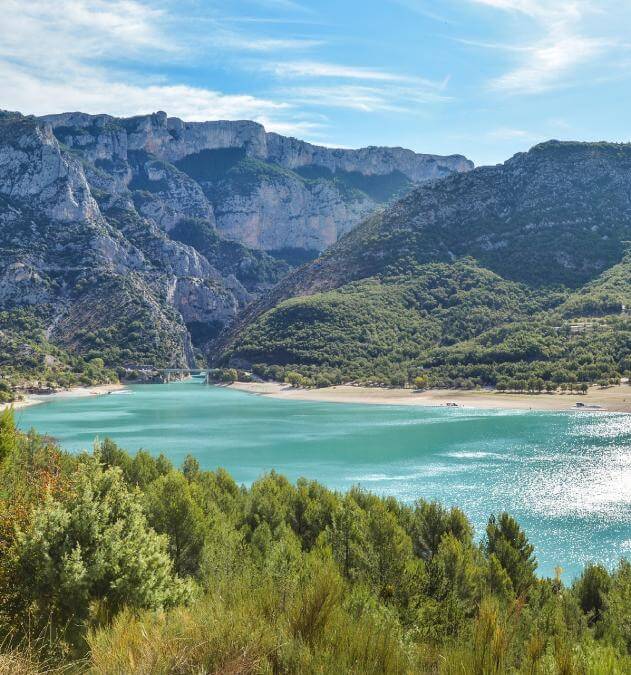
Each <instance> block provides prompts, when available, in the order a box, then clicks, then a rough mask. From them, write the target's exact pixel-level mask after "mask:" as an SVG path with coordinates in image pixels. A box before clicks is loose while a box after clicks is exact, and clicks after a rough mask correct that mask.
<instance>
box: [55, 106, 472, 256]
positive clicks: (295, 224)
mask: <svg viewBox="0 0 631 675" xmlns="http://www.w3.org/2000/svg"><path fill="white" fill-rule="evenodd" d="M43 119H44V120H45V121H46V122H48V123H50V125H51V126H52V128H53V131H54V133H55V135H56V136H57V138H59V140H60V141H61V142H62V143H64V144H66V145H67V146H69V147H70V148H72V149H73V150H75V151H77V152H79V153H81V155H82V156H83V157H84V158H86V159H87V160H89V161H90V162H91V163H92V164H94V166H95V167H96V168H97V169H98V170H99V171H100V172H104V173H106V174H108V177H107V178H105V177H101V178H100V180H102V181H103V180H104V181H107V180H109V181H110V182H109V185H108V186H107V188H108V191H109V192H111V193H113V194H120V193H121V192H122V191H124V190H125V189H126V188H128V189H130V190H132V191H135V192H138V191H142V192H143V193H144V194H143V195H142V197H139V198H138V201H140V204H139V209H140V211H141V213H143V215H146V216H148V217H151V218H153V219H154V220H156V222H158V223H159V224H160V225H161V227H163V228H164V229H166V230H169V229H170V228H171V227H173V226H174V225H175V224H176V223H177V221H178V218H182V217H198V218H205V219H209V220H212V219H213V218H214V220H215V222H216V225H217V228H218V231H219V232H220V233H221V234H222V235H223V236H225V237H227V238H228V239H231V240H233V241H237V242H240V243H243V244H245V245H247V246H250V247H253V248H259V249H264V250H269V251H282V250H284V249H294V248H299V249H305V250H313V251H317V252H320V251H322V250H324V249H325V248H326V247H327V246H329V245H331V244H332V243H334V242H335V241H336V240H337V239H338V238H339V237H340V236H341V235H342V234H344V233H346V232H348V231H349V230H350V229H352V228H353V227H354V226H355V225H356V224H357V223H358V222H360V221H361V220H362V219H363V218H364V217H365V216H366V215H367V214H368V213H370V212H372V211H374V210H375V208H376V207H377V206H378V205H379V204H382V203H385V202H387V201H389V200H390V199H392V198H393V197H394V196H397V195H401V194H403V193H405V191H407V190H409V189H411V187H412V186H413V185H414V184H417V183H421V182H424V181H427V180H431V179H435V178H441V177H443V176H446V175H449V174H450V173H453V172H460V171H468V170H470V169H471V168H472V167H473V165H472V163H471V162H469V161H468V160H467V159H465V158H464V157H461V156H459V155H456V156H452V157H439V156H435V155H421V154H417V153H414V152H412V151H410V150H404V149H403V148H377V147H370V148H363V149H361V150H332V149H329V148H324V147H318V146H314V145H311V144H309V143H305V142H303V141H299V140H297V139H295V138H286V137H284V136H280V135H278V134H273V133H267V132H266V131H265V129H264V128H263V127H262V126H261V125H260V124H257V123H255V122H225V121H220V122H200V123H196V122H191V123H188V122H183V121H182V120H180V119H177V118H168V117H167V116H166V114H165V113H163V112H159V113H156V114H154V115H147V116H143V117H137V118H131V119H117V118H114V117H110V116H108V115H96V116H92V115H86V114H82V113H65V114H62V115H50V116H47V117H45V118H43ZM93 180H94V181H95V182H96V181H98V180H99V177H98V176H94V177H93Z"/></svg>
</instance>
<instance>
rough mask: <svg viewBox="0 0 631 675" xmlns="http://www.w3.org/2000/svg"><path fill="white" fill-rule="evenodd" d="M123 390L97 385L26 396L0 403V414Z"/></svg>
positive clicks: (122, 387) (118, 384) (119, 387)
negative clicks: (51, 402) (63, 399)
mask: <svg viewBox="0 0 631 675" xmlns="http://www.w3.org/2000/svg"><path fill="white" fill-rule="evenodd" d="M120 389H125V385H123V384H120V383H116V384H97V385H95V386H93V387H71V388H70V389H62V390H60V391H56V392H54V393H52V394H27V395H26V396H25V397H24V398H23V399H22V400H20V401H13V402H11V403H0V412H2V411H3V410H6V409H7V408H13V409H14V410H19V409H20V408H29V407H31V406H33V405H38V404H40V403H46V401H52V400H53V399H56V398H85V397H86V396H103V395H104V394H109V393H110V392H111V391H118V390H120Z"/></svg>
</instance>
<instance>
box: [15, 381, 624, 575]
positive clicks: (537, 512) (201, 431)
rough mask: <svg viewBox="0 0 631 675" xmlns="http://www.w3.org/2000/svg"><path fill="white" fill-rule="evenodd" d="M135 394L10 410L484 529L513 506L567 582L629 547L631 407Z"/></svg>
mask: <svg viewBox="0 0 631 675" xmlns="http://www.w3.org/2000/svg"><path fill="white" fill-rule="evenodd" d="M131 390H132V392H133V393H132V394H131V395H109V396H99V397H90V398H66V399H54V400H51V401H48V402H46V403H43V404H41V405H37V406H34V407H31V408H25V409H22V410H19V411H17V413H16V417H17V420H18V424H19V425H20V427H21V428H23V429H29V428H32V427H34V428H35V429H37V430H38V431H40V432H42V433H47V434H50V435H51V436H53V437H55V438H56V439H58V440H59V442H60V443H61V444H62V445H63V446H64V447H65V448H67V449H69V450H81V449H84V448H90V447H91V445H92V442H93V441H94V439H95V437H97V436H98V437H101V438H102V437H104V436H106V435H107V436H110V437H111V438H113V439H114V440H115V441H116V442H117V443H119V444H120V445H121V446H123V447H125V448H127V449H128V450H130V451H135V450H137V449H138V448H146V449H148V450H150V451H151V452H153V453H159V452H164V453H165V454H166V455H167V456H168V457H169V458H170V459H171V460H172V461H173V462H174V463H175V464H176V465H179V464H180V463H181V461H182V460H183V459H184V457H185V456H186V455H187V454H189V453H190V454H193V455H195V456H196V457H197V459H198V460H199V462H200V464H201V465H202V467H203V468H205V469H214V468H216V467H218V466H222V467H225V468H226V469H228V470H229V471H230V472H231V474H232V475H233V476H234V477H235V479H236V480H237V481H239V482H243V483H246V484H249V483H251V482H252V481H253V480H255V479H256V478H257V477H258V476H260V475H261V474H262V473H263V472H265V471H268V470H270V469H276V470H277V471H278V472H280V473H283V474H285V475H287V476H288V477H289V478H291V479H296V478H298V477H299V476H305V477H307V478H313V479H317V480H319V481H321V482H322V483H324V484H326V485H327V486H329V487H331V488H336V489H340V490H344V489H347V488H349V487H350V486H351V485H354V484H360V485H362V486H363V487H365V488H366V489H369V490H371V491H374V492H376V493H379V494H383V495H394V496H396V497H398V498H399V499H402V500H404V501H406V502H413V501H414V500H415V499H418V498H419V497H424V498H426V499H438V500H440V501H442V502H444V503H446V504H448V505H452V504H457V505H459V506H461V507H462V508H464V510H465V511H466V513H467V514H468V516H469V517H470V518H471V520H472V522H473V523H474V525H475V527H476V533H477V536H478V538H480V537H481V536H482V534H483V531H484V524H485V523H486V520H487V518H488V516H489V514H490V513H493V512H495V513H497V512H499V511H502V510H507V511H509V512H510V513H511V514H512V515H514V516H515V517H516V518H518V520H519V521H520V523H521V524H522V526H523V527H524V528H525V529H526V531H527V534H528V536H529V537H530V539H531V541H532V542H533V543H534V544H535V546H536V553H537V558H538V560H539V572H540V573H541V574H544V575H552V574H553V570H554V568H555V566H557V565H560V566H561V567H563V569H564V577H565V578H566V579H571V578H572V577H573V576H574V575H575V574H576V573H577V572H578V570H579V569H580V568H581V567H582V566H583V565H584V564H585V563H586V562H588V561H599V562H604V563H606V564H607V565H613V564H615V563H616V561H617V560H618V559H619V558H620V557H622V556H627V557H628V556H631V415H617V414H604V413H543V412H518V411H506V410H501V411H500V410H497V411H489V410H473V409H463V408H460V409H448V408H421V407H419V408H414V407H397V406H373V405H354V404H340V403H313V402H303V401H286V400H282V401H281V400H275V399H271V398H266V397H261V396H253V395H250V394H244V393H241V392H236V391H232V390H228V389H225V388H219V387H208V386H205V385H203V384H201V383H199V382H195V381H187V382H181V383H176V384H168V385H145V386H134V387H131Z"/></svg>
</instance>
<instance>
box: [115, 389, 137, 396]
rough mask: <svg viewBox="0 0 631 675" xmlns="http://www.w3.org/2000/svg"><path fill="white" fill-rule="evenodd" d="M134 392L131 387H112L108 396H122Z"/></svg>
mask: <svg viewBox="0 0 631 675" xmlns="http://www.w3.org/2000/svg"><path fill="white" fill-rule="evenodd" d="M133 393H134V392H133V391H132V390H131V389H114V391H110V392H109V394H110V396H123V395H124V394H133Z"/></svg>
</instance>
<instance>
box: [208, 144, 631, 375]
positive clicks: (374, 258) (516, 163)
mask: <svg viewBox="0 0 631 675" xmlns="http://www.w3.org/2000/svg"><path fill="white" fill-rule="evenodd" d="M630 188H631V145H628V144H607V143H574V142H566V143H563V142H559V141H550V142H547V143H544V144H540V145H537V146H535V147H534V148H533V149H531V150H530V151H529V152H528V153H520V154H518V155H516V156H515V157H513V158H511V159H509V160H507V162H505V163H504V164H501V165H497V166H495V167H479V168H477V169H474V170H473V171H471V172H467V173H466V174H453V175H451V176H449V177H446V178H444V179H442V180H440V181H434V182H429V183H426V184H424V185H422V186H419V187H417V188H416V189H415V190H413V191H412V192H410V193H409V194H408V195H407V196H405V197H404V198H402V199H401V200H400V201H398V202H396V203H395V204H393V205H392V206H390V207H389V208H387V209H385V210H383V211H382V212H379V213H376V214H375V215H373V216H372V217H370V218H368V219H367V220H366V221H364V222H363V223H362V224H361V225H359V226H358V227H356V228H355V229H354V230H353V231H352V232H350V233H349V234H348V235H346V236H345V237H343V238H341V239H340V241H339V242H338V243H337V244H335V245H333V246H332V247H331V248H330V249H329V250H328V251H326V252H325V253H324V254H323V255H322V256H321V257H320V258H319V259H318V260H316V261H314V262H313V263H311V264H308V265H306V266H304V267H302V268H300V269H299V270H297V271H295V272H293V273H292V274H290V275H289V276H288V277H286V278H285V279H284V280H283V281H281V282H280V284H279V285H278V286H276V287H275V288H274V289H272V290H271V292H269V293H267V294H265V295H264V296H262V298H260V299H259V300H258V301H257V302H256V303H254V304H253V305H251V306H250V307H248V308H247V309H246V310H245V312H244V314H242V315H241V317H240V318H239V319H238V321H237V323H235V324H234V325H233V327H232V330H231V331H228V333H227V334H224V336H223V337H222V339H221V342H220V347H221V350H222V354H223V357H222V358H223V361H224V362H229V363H240V364H242V365H246V364H250V365H251V364H253V363H255V364H256V363H259V364H261V365H262V366H272V365H282V366H286V367H287V368H290V369H293V370H297V371H299V372H302V373H304V374H305V375H308V376H309V377H316V378H317V377H318V374H319V373H320V374H321V371H323V372H324V373H325V378H324V379H325V380H326V379H327V377H328V379H331V377H329V376H330V375H331V372H333V373H334V375H333V376H332V379H337V380H339V379H340V377H342V378H346V379H362V378H364V379H365V378H370V377H371V376H373V375H374V376H375V377H376V378H377V379H378V380H380V381H385V382H388V381H389V380H390V377H389V374H388V371H390V372H396V377H395V379H396V380H397V381H398V382H400V381H403V382H405V381H410V379H411V376H410V373H411V372H413V371H416V372H419V371H423V370H425V369H429V370H430V371H431V372H430V375H431V376H432V377H434V378H435V379H434V380H433V382H435V383H441V384H447V385H448V386H449V385H450V384H453V382H454V381H456V380H458V379H461V380H466V381H467V382H469V383H477V384H485V385H489V384H491V385H495V384H496V383H497V381H498V377H499V376H502V377H509V376H519V377H520V378H523V377H528V373H529V372H530V376H533V377H536V378H541V377H542V376H544V375H545V377H543V379H544V380H547V379H550V378H552V377H553V376H554V377H557V378H558V377H561V374H560V373H559V372H552V371H555V370H556V371H562V374H563V375H564V376H566V377H569V376H570V372H569V371H570V370H571V369H572V368H575V367H576V369H577V370H580V371H581V372H585V371H584V370H582V369H581V368H580V367H579V364H578V361H577V359H579V358H587V354H588V353H589V349H591V348H592V347H593V348H594V349H595V347H594V345H592V347H590V344H589V343H590V339H589V338H588V337H585V336H584V337H582V338H580V339H577V340H575V341H574V342H572V341H571V340H573V338H572V339H570V338H567V339H566V336H565V335H564V334H563V333H562V332H561V333H557V334H555V335H554V336H553V337H552V338H550V339H549V340H548V338H546V340H547V342H548V346H547V347H546V348H545V349H544V351H539V348H538V347H537V343H538V340H539V338H538V337H535V336H533V335H532V333H533V332H536V331H534V327H535V326H539V327H542V326H544V325H550V326H558V325H559V324H564V326H565V327H564V328H563V330H565V328H567V330H568V331H569V330H570V326H569V324H568V319H569V318H571V317H572V316H577V317H578V318H580V317H581V313H583V314H587V315H588V316H590V315H595V316H607V315H609V316H611V318H612V321H613V319H615V317H619V318H620V321H618V323H615V321H614V322H613V323H612V322H611V321H609V322H608V323H604V324H602V325H601V328H602V329H603V330H604V331H605V332H607V333H608V334H609V333H612V331H613V333H612V339H611V340H610V341H609V344H608V345H605V346H604V347H603V348H602V354H603V357H602V358H600V356H599V355H598V354H596V353H594V354H592V356H591V358H592V360H593V361H594V362H599V363H600V366H599V367H598V368H597V369H596V370H597V371H598V373H597V376H598V377H601V378H604V377H607V378H613V377H615V376H616V373H617V376H618V377H619V376H620V374H621V373H622V372H625V370H626V369H627V360H626V355H627V354H628V351H629V348H630V345H628V344H627V340H628V339H629V334H628V330H629V328H628V326H627V323H628V322H627V323H625V319H624V309H625V303H624V302H623V300H624V299H626V298H627V297H628V292H627V290H625V284H626V281H625V279H628V276H627V265H628V258H625V257H624V256H625V250H626V248H627V243H626V242H628V241H629V240H630V239H631V189H630ZM467 259H471V260H472V262H473V263H474V265H475V270H474V271H473V276H474V286H476V285H477V286H476V289H477V290H476V291H475V292H476V294H477V296H478V300H480V299H482V300H483V302H481V303H480V302H478V304H477V306H478V307H479V308H480V309H481V310H483V314H484V315H485V317H486V318H485V321H482V322H481V323H480V321H479V318H478V317H479V311H478V310H477V309H476V310H475V311H473V312H472V314H471V315H470V316H466V315H465V316H464V317H460V318H459V321H460V322H461V327H460V333H459V335H458V340H455V343H454V344H450V343H449V342H445V333H444V330H443V329H439V327H438V326H437V325H436V324H435V321H434V323H433V324H431V325H430V324H426V323H424V322H425V321H426V316H425V314H426V312H427V309H426V308H425V307H424V305H423V304H422V303H421V304H420V305H419V304H418V303H416V301H412V303H411V304H410V300H409V299H407V298H409V293H410V288H412V294H413V295H414V294H416V295H418V294H419V292H421V288H420V287H419V284H421V285H422V284H423V283H424V282H423V281H422V280H423V279H424V278H426V277H427V275H428V274H430V275H431V274H433V272H432V269H433V268H432V266H436V265H439V266H440V265H442V266H443V267H442V268H440V269H441V272H440V275H439V277H440V278H439V280H438V281H437V282H436V284H437V288H438V287H440V286H441V284H442V285H443V286H444V288H450V287H451V286H453V284H452V283H451V282H450V275H451V274H452V271H453V270H454V269H457V268H458V265H462V264H463V261H464V260H467ZM485 270H486V271H485ZM487 272H490V273H492V274H493V275H496V276H497V278H498V280H500V281H502V282H510V283H512V284H517V285H516V286H513V287H511V288H512V290H511V294H512V297H513V302H514V306H515V307H519V304H520V303H521V302H523V297H524V296H523V293H525V292H527V293H532V292H535V293H537V294H539V295H540V296H541V298H542V299H544V304H545V298H550V299H551V302H550V305H549V306H548V307H547V308H545V307H540V308H539V309H536V308H532V309H531V310H530V313H529V314H527V315H523V313H519V312H517V313H516V314H515V316H514V317H513V319H514V320H512V321H511V317H510V316H504V317H497V321H496V322H495V324H494V325H493V321H492V320H491V317H492V315H493V311H494V309H493V304H494V302H495V299H494V298H493V297H492V296H490V297H487V298H486V299H484V298H485V293H486V292H487V291H485V290H484V289H485V288H486V285H485V284H486V282H485V281H484V278H485V275H486V273H487ZM608 272H609V275H608ZM601 276H602V278H603V279H605V282H603V283H605V288H604V289H603V288H602V283H601V284H600V285H599V282H598V279H599V278H600V277H601ZM384 285H386V286H388V287H389V288H390V290H389V291H388V293H389V297H390V300H389V303H390V304H391V305H398V306H399V307H400V308H401V312H403V313H405V314H406V316H408V319H407V320H408V321H412V323H411V324H409V323H408V324H407V326H406V325H403V324H402V325H399V327H398V328H397V329H396V330H394V332H393V331H392V330H391V327H392V325H393V324H394V325H396V324H397V321H396V320H394V319H393V318H392V317H390V318H389V319H388V318H387V317H388V314H389V310H388V309H387V308H386V307H384V306H377V305H374V304H372V305H371V303H372V302H373V300H371V297H374V296H373V295H372V294H371V289H374V288H375V287H376V286H377V287H378V286H382V287H383V286H384ZM392 288H395V289H396V291H393V290H392ZM520 289H523V290H520ZM467 292H468V290H467V288H466V287H465V286H462V284H460V285H458V284H457V285H456V286H455V287H453V290H452V291H450V292H449V293H447V295H446V296H444V297H443V296H441V294H440V293H439V294H438V295H437V296H436V298H435V300H434V303H435V308H434V309H433V310H431V311H430V315H432V312H433V316H434V318H436V317H438V316H440V311H441V310H440V307H443V308H444V309H445V310H449V308H450V307H451V308H455V307H458V306H460V305H462V306H463V307H466V304H463V303H464V302H465V299H464V298H465V297H466V293H467ZM340 295H342V296H343V297H344V298H346V300H344V302H350V301H349V300H348V298H349V297H355V298H356V299H357V302H358V303H359V302H360V299H361V298H364V299H365V301H366V306H367V307H372V314H370V312H369V313H368V314H366V312H365V308H360V307H359V305H355V307H354V308H353V307H352V306H351V305H349V306H348V307H347V311H346V312H342V313H338V312H337V311H336V309H335V307H336V306H337V305H338V304H339V303H340V302H341V299H340ZM421 295H422V293H421ZM563 303H569V304H566V305H563ZM342 304H343V303H342ZM627 305H628V302H627ZM314 306H318V307H319V310H318V311H319V313H318V314H317V316H316V315H313V314H311V315H310V318H309V319H305V316H308V315H309V312H308V308H310V307H311V308H313V307H314ZM405 307H408V309H407V310H406V309H405ZM557 307H558V308H559V309H558V311H557V309H556V308H557ZM572 307H574V308H575V309H574V310H571V308H572ZM301 308H302V309H301ZM581 308H582V309H581ZM598 308H600V309H598ZM290 310H291V311H290ZM302 310H304V312H303V314H302V315H301V317H302V318H301V320H300V321H297V322H293V321H292V320H289V319H288V318H287V317H289V316H290V314H293V315H296V313H300V312H301V311H302ZM601 310H602V311H601ZM449 311H451V310H449ZM572 311H574V314H572ZM577 312H578V314H577ZM566 315H567V316H566ZM570 315H571V316H570ZM360 317H361V318H360ZM415 317H416V318H415ZM430 318H431V316H430ZM616 320H617V319H616ZM519 321H522V322H524V326H525V329H524V330H522V329H519V330H520V331H521V333H519V334H520V335H521V337H510V338H509V337H508V335H507V336H505V337H504V338H502V339H503V340H506V339H508V340H509V342H510V344H512V345H513V347H514V351H513V352H512V355H511V356H510V359H513V361H512V365H507V364H508V362H507V361H501V359H504V358H505V357H507V358H508V356H507V355H509V353H510V350H511V348H512V347H511V346H510V345H508V346H507V345H505V346H504V347H502V350H501V351H500V352H498V353H497V363H496V364H495V365H497V367H498V369H499V370H498V371H497V372H495V371H494V366H493V363H491V367H487V368H482V367H473V366H472V367H471V368H469V367H468V366H467V359H468V357H467V355H466V350H465V352H463V350H462V349H461V350H460V351H458V345H457V343H458V342H459V341H460V342H462V343H463V345H465V343H466V342H467V341H468V340H472V339H473V340H476V339H478V337H480V338H481V337H482V336H483V335H484V334H485V333H486V332H487V331H492V330H495V329H497V328H500V327H501V326H510V325H511V323H513V324H515V326H516V328H515V330H518V329H517V324H518V323H519ZM419 322H420V323H419ZM588 323H589V322H588ZM566 324H568V325H566ZM342 326H345V328H344V330H340V327H342ZM361 326H368V327H369V328H368V330H369V332H370V331H372V335H373V339H372V341H371V340H370V339H367V340H363V339H360V338H357V339H356V340H355V341H353V340H350V342H345V340H346V336H348V335H349V334H352V331H353V330H355V329H357V331H358V332H357V335H358V336H361V335H366V332H365V330H364V329H360V327H361ZM423 326H425V328H423ZM272 327H273V328H272ZM425 329H427V330H428V331H429V332H430V334H431V335H433V343H432V344H429V345H428V344H427V341H426V340H425V339H424V337H423V330H425ZM437 330H438V332H436V331H437ZM510 330H512V329H509V333H510ZM599 330H600V329H599ZM409 331H412V332H415V331H416V332H418V331H420V333H419V337H418V338H416V342H417V344H416V346H414V340H413V341H412V342H411V343H410V344H409V345H408V348H407V349H408V353H407V354H406V355H403V356H401V357H400V358H398V357H395V356H392V358H390V357H389V356H388V349H390V350H391V351H392V352H393V353H394V352H396V350H397V348H396V344H397V341H399V342H402V343H404V344H405V343H407V342H408V340H409V335H410V333H409ZM518 332H519V331H518ZM614 333H615V335H614ZM516 335H517V333H515V336H516ZM326 336H328V338H327V337H326ZM335 336H338V337H335ZM616 336H618V337H616ZM618 338H620V340H622V342H621V343H620V344H618V343H619V342H620V340H619V339H618ZM323 339H332V340H335V339H341V340H342V342H341V343H340V344H343V345H346V346H345V347H344V348H343V349H341V352H340V354H338V355H336V354H335V353H331V352H330V350H328V349H326V348H324V347H323V343H322V340H323ZM522 339H525V340H526V342H529V343H531V344H532V345H533V349H534V351H533V352H532V357H533V359H534V357H535V356H537V358H539V357H540V359H539V361H540V363H537V364H535V363H531V362H530V361H529V359H531V357H530V356H527V355H528V354H529V352H528V350H527V349H526V350H521V351H520V349H521V348H520V347H518V345H517V342H519V341H520V340H522ZM362 340H363V341H362ZM546 340H544V342H545V341H546ZM580 340H582V341H583V343H584V345H583V347H581V349H582V350H583V356H580V355H579V352H580V351H581V349H578V348H577V344H578V342H580ZM511 341H512V342H511ZM595 341H596V338H593V340H592V342H594V343H595ZM430 342H431V340H430ZM614 343H615V345H614ZM371 344H376V345H381V347H382V348H383V349H381V351H379V350H378V352H379V356H377V355H374V356H372V357H371V356H370V347H371ZM625 344H626V345H627V346H625ZM433 348H449V349H451V351H452V352H453V353H454V354H456V353H457V354H459V358H460V359H461V361H460V362H458V357H456V358H455V360H454V364H456V365H454V367H453V368H451V369H449V375H448V376H447V375H446V372H447V370H448V369H446V368H443V369H442V371H441V368H442V366H440V364H439V365H438V366H434V365H432V363H433V362H434V361H435V359H434V361H432V358H433V357H431V355H430V352H431V350H432V349H433ZM463 349H464V347H463ZM466 349H469V347H466ZM471 350H472V351H473V352H475V351H476V350H478V347H477V346H476V344H472V346H471ZM471 350H470V351H471ZM546 350H547V351H546ZM353 354H355V356H353ZM519 354H522V356H521V357H520V356H519ZM554 354H557V356H558V363H556V366H558V368H556V367H555V364H554V360H555V358H556V357H555V356H554ZM562 355H565V356H562ZM480 357H481V358H482V356H480ZM476 358H477V357H476ZM483 358H486V359H488V358H491V357H490V356H488V355H487V356H484V357H483ZM500 361H501V363H504V365H501V363H500ZM491 362H492V358H491ZM516 362H519V366H516V365H515V363H516ZM457 363H461V365H462V368H461V370H460V372H458V368H457ZM561 363H562V367H561ZM546 364H547V365H546ZM550 364H552V367H550ZM439 366H440V367H439ZM401 368H403V370H405V371H406V373H404V374H403V375H401V373H400V370H401ZM476 368H477V370H476ZM371 369H372V371H371ZM525 374H526V375H525ZM594 377H596V375H594ZM592 379H593V377H592V376H590V381H591V380H592Z"/></svg>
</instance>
